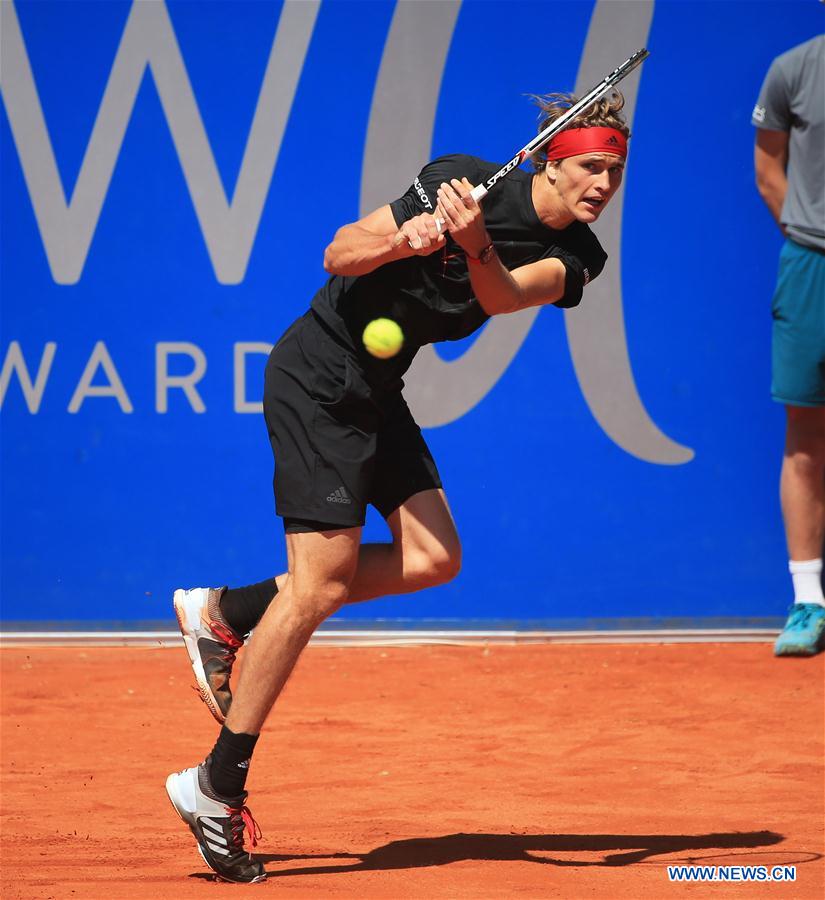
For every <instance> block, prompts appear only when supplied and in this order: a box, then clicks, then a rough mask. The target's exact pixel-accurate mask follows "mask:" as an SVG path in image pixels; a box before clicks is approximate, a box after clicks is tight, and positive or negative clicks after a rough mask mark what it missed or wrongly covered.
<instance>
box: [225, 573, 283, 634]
mask: <svg viewBox="0 0 825 900" xmlns="http://www.w3.org/2000/svg"><path fill="white" fill-rule="evenodd" d="M277 593H278V585H277V584H276V583H275V579H274V578H268V579H267V580H266V581H261V582H259V583H258V584H250V585H247V587H239V588H227V589H226V590H225V591H224V592H223V596H222V597H221V601H220V605H221V613H222V614H223V617H224V619H226V621H227V622H228V623H229V626H230V628H232V630H233V631H237V632H238V634H248V633H249V632H250V631H252V629H253V628H254V627H255V626H256V625H257V624H258V622H260V621H261V616H262V615H263V614H264V613H265V612H266V608H267V607H268V606H269V604H270V603H271V602H272V598H273V597H274V596H275V595H276V594H277Z"/></svg>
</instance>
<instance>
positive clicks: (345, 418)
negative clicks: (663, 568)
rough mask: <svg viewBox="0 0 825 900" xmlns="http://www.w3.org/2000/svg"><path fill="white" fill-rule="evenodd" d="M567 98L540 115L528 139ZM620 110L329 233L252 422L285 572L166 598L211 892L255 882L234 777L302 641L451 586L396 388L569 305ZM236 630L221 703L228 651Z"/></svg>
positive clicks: (607, 108)
mask: <svg viewBox="0 0 825 900" xmlns="http://www.w3.org/2000/svg"><path fill="white" fill-rule="evenodd" d="M573 102H575V98H573V97H571V96H570V95H549V96H548V97H545V98H543V99H540V100H539V105H540V108H541V110H542V117H541V118H542V121H541V124H540V130H541V129H544V128H545V127H547V125H549V124H550V123H551V122H552V121H553V120H554V119H555V118H557V117H558V116H559V115H561V114H562V113H563V112H564V111H565V110H566V109H568V108H569V106H570V105H571V104H572V103H573ZM623 104H624V100H623V98H622V96H621V94H619V93H618V92H616V93H615V94H614V95H612V96H611V97H610V98H609V99H605V100H602V101H599V102H598V103H596V104H594V105H593V106H591V107H589V108H588V110H587V111H586V112H585V113H584V114H582V115H581V116H579V117H578V118H576V119H574V120H573V122H572V123H571V125H570V126H569V127H568V128H567V129H566V130H564V131H562V132H560V133H559V134H558V135H556V137H554V138H553V139H552V141H551V143H550V144H549V145H548V146H547V148H546V153H543V154H540V155H539V156H537V157H536V158H535V160H534V166H535V172H534V173H532V174H530V173H528V172H526V171H523V170H517V171H514V172H513V173H512V174H511V175H510V176H509V177H508V178H505V179H504V180H502V181H501V182H500V183H499V184H497V185H496V187H495V189H494V190H493V191H491V192H490V194H489V195H488V196H487V197H486V198H485V199H484V201H483V209H482V207H481V206H480V205H479V204H478V203H476V202H475V201H474V200H473V199H472V198H471V197H470V191H471V190H472V188H473V186H474V185H477V184H480V183H482V182H484V181H485V180H486V179H487V178H489V177H491V176H492V175H493V174H495V172H496V171H498V169H499V165H497V164H493V163H488V162H483V161H482V160H480V159H478V158H476V157H473V156H463V155H456V156H445V157H441V158H440V159H437V160H435V161H434V162H432V163H430V164H429V165H427V166H425V167H424V169H423V170H422V171H421V173H420V174H419V175H418V177H417V178H416V179H415V180H414V181H413V183H412V185H411V186H410V188H409V190H408V191H407V192H406V193H405V194H404V195H403V196H402V197H399V198H398V199H397V200H394V201H393V202H392V203H389V204H388V205H386V206H383V207H381V208H380V209H377V210H375V211H374V212H372V213H370V214H369V215H367V216H365V217H364V218H363V219H361V220H360V221H358V222H354V223H352V224H350V225H345V226H343V227H342V228H340V229H339V230H338V232H337V233H336V235H335V237H334V239H333V241H332V243H331V244H330V245H329V246H328V247H327V249H326V252H325V254H324V267H325V269H326V270H327V271H328V272H329V273H330V274H331V277H330V279H329V280H328V281H327V283H326V284H325V285H324V286H323V287H322V288H321V289H320V290H319V291H318V293H317V294H316V295H315V297H314V299H313V300H312V304H311V308H310V309H309V311H308V312H307V313H306V314H305V315H304V316H302V317H301V318H300V319H298V320H297V321H296V322H295V323H294V324H293V325H292V326H291V327H290V328H289V329H288V330H287V332H286V333H285V334H284V335H283V337H282V338H281V339H280V341H279V342H278V344H277V345H276V346H275V348H274V349H273V351H272V354H271V356H270V358H269V362H268V364H267V368H266V377H265V387H264V414H265V417H266V423H267V427H268V430H269V437H270V441H271V443H272V449H273V453H274V456H275V461H276V471H275V499H276V511H277V513H278V515H279V516H282V517H283V521H284V528H285V532H286V545H287V559H288V572H287V573H285V574H283V575H279V576H278V577H277V578H273V579H270V580H268V581H265V582H262V583H260V584H256V585H251V586H249V587H243V588H238V589H233V590H227V589H225V588H221V589H209V588H197V589H194V590H189V591H177V592H176V593H175V611H176V614H177V617H178V621H179V623H180V627H181V631H182V632H183V636H184V640H185V644H186V648H187V651H188V653H189V656H190V660H191V663H192V666H193V668H194V671H195V675H196V678H197V681H198V686H199V688H200V691H201V694H202V696H203V699H204V701H205V702H206V703H207V705H208V706H209V709H210V710H211V711H212V713H213V715H214V716H215V717H216V718H217V719H218V721H219V722H221V723H222V724H223V727H222V729H221V732H220V735H219V737H218V740H217V743H216V744H215V746H214V748H213V749H212V750H211V752H210V753H209V755H208V756H207V757H206V760H205V761H204V762H203V763H201V764H200V765H199V766H196V767H194V768H190V769H186V770H184V771H182V772H179V773H176V774H173V775H170V776H169V778H168V779H167V782H166V789H167V791H168V793H169V797H170V799H171V800H172V803H173V805H174V806H175V808H176V810H177V811H178V813H179V814H180V816H181V818H182V819H183V820H184V821H185V822H186V823H187V824H188V825H189V827H190V829H191V830H192V833H193V834H194V836H195V839H196V840H197V843H198V848H199V850H200V852H201V855H202V856H203V858H204V860H205V861H206V863H207V865H209V866H210V867H211V868H212V869H213V870H214V871H215V872H216V873H217V874H218V875H219V876H220V877H221V878H223V879H225V880H227V881H236V882H254V881H260V880H262V879H264V878H265V877H266V874H265V872H264V868H263V866H262V864H261V863H260V862H259V861H257V860H256V859H254V857H252V856H251V855H250V854H249V853H248V852H247V850H246V849H245V843H244V834H245V832H249V836H250V838H251V843H252V845H253V846H255V844H256V842H257V838H258V837H259V836H260V832H259V830H258V828H257V825H256V824H255V822H254V820H253V819H252V817H251V815H250V813H249V810H248V809H247V807H246V797H247V794H246V792H245V790H244V787H245V782H246V776H247V772H248V768H249V763H250V760H251V757H252V754H253V751H254V749H255V744H256V742H257V740H258V735H259V733H260V731H261V727H262V726H263V724H264V722H265V720H266V718H267V715H268V714H269V712H270V710H271V708H272V706H273V704H274V703H275V700H276V699H277V697H278V695H279V694H280V692H281V690H282V689H283V687H284V684H285V683H286V681H287V679H288V677H289V675H290V673H291V672H292V669H293V667H294V665H295V663H296V661H297V659H298V657H299V655H300V654H301V651H302V650H303V649H304V647H305V646H306V644H307V642H308V641H309V638H310V636H311V635H312V633H313V632H314V631H315V629H316V628H317V627H318V626H319V625H320V624H321V622H323V621H324V620H325V619H326V618H327V617H328V616H330V615H331V614H332V613H334V612H336V610H338V609H340V607H341V606H342V605H343V604H345V603H348V602H353V601H359V600H367V599H370V598H374V597H380V596H382V595H385V594H401V593H406V592H410V591H416V590H420V589H421V588H424V587H428V586H432V585H436V584H441V583H444V582H446V581H449V580H450V579H452V578H454V577H455V576H456V575H457V573H458V571H459V567H460V563H461V546H460V542H459V538H458V534H457V532H456V526H455V523H454V522H453V518H452V516H451V514H450V509H449V506H448V504H447V498H446V496H445V494H444V491H443V489H442V485H441V479H440V478H439V475H438V469H437V468H436V464H435V462H434V460H433V457H432V455H431V454H430V451H429V449H428V448H427V444H426V442H425V440H424V438H423V436H422V434H421V430H420V429H419V427H418V425H416V423H415V421H414V419H413V417H412V415H411V414H410V410H409V409H408V407H407V404H406V402H405V401H404V397H403V395H402V387H403V381H402V376H403V374H404V372H405V371H406V370H407V368H408V367H409V365H410V363H411V362H412V360H413V357H414V356H415V353H416V351H417V350H418V348H419V347H420V346H422V345H424V344H428V343H434V342H436V341H449V340H458V339H460V338H463V337H465V336H467V335H469V334H472V333H473V332H474V331H476V330H477V329H478V328H480V327H481V326H482V325H483V324H484V323H485V322H486V321H487V319H489V318H490V316H494V315H504V314H506V313H513V312H517V311H518V310H520V309H525V308H527V307H532V306H542V305H547V304H553V305H555V306H559V307H563V308H568V307H573V306H576V305H577V304H578V303H579V302H580V300H581V298H582V291H583V289H584V287H585V286H586V285H587V283H588V282H589V281H591V280H592V279H593V278H595V277H596V276H597V275H598V274H599V273H600V272H601V271H602V268H603V267H604V264H605V260H606V258H607V257H606V254H605V253H604V251H603V250H602V248H601V246H600V245H599V242H598V240H597V239H596V237H595V236H594V235H593V233H592V232H591V230H590V228H589V227H588V226H589V224H590V223H592V222H595V221H596V220H597V219H598V218H599V216H600V215H601V213H602V211H603V210H604V208H605V207H606V206H607V204H608V203H609V202H610V199H611V197H613V195H614V194H615V193H616V191H617V190H618V188H619V185H620V184H621V181H622V174H623V170H624V165H625V159H626V157H627V140H628V137H629V130H628V127H627V125H626V123H625V121H624V119H623V117H622V115H621V112H620V111H621V108H622V106H623ZM439 221H443V223H444V224H443V227H441V228H440V227H439ZM379 317H386V318H389V319H393V320H395V321H396V322H398V324H399V325H400V326H401V328H402V330H403V332H404V335H405V343H404V346H403V349H402V350H401V352H400V353H399V354H398V355H397V356H395V357H393V358H391V359H388V360H378V359H374V358H373V357H371V356H369V354H367V353H366V351H365V349H364V347H363V345H362V343H361V334H362V333H363V330H364V327H365V325H366V324H367V323H368V322H370V321H371V320H373V319H376V318H379ZM369 503H372V504H373V505H374V506H375V507H376V508H377V509H378V511H379V512H380V513H381V514H382V515H383V516H384V518H385V519H386V521H387V523H388V525H389V528H390V531H391V534H392V542H391V543H387V544H362V543H361V528H362V526H363V524H364V519H365V514H366V508H367V504H369ZM276 594H277V601H276V602H271V601H272V600H273V597H274V596H275V595H276ZM253 627H254V629H255V635H254V639H253V640H251V641H250V644H249V647H248V648H247V650H246V654H245V658H244V666H243V670H242V672H241V676H240V679H239V681H238V684H237V686H236V689H235V692H234V697H233V695H232V693H231V691H230V686H229V678H230V674H231V671H232V665H233V662H234V659H235V653H236V651H237V650H238V648H239V647H241V645H242V644H243V642H244V639H245V637H246V635H247V633H248V632H249V631H250V629H252V628H253Z"/></svg>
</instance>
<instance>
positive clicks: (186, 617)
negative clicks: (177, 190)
mask: <svg viewBox="0 0 825 900" xmlns="http://www.w3.org/2000/svg"><path fill="white" fill-rule="evenodd" d="M190 593H191V592H190ZM186 600H187V591H185V590H182V589H178V590H177V591H175V594H174V597H173V598H172V603H173V605H174V607H175V618H176V619H177V620H178V628H180V633H181V634H182V635H183V645H184V647H185V648H186V653H187V655H188V656H189V662H190V664H191V666H192V671H193V672H194V674H195V681H196V682H197V691H198V696H199V697H200V698H201V700H203V702H204V703H205V704H206V707H207V709H208V710H209V712H211V713H212V716H213V717H214V718H215V720H216V721H217V722H218V724H219V725H223V724H224V722H225V721H226V717H225V716H224V714H223V713H222V712H221V710H220V707H219V706H218V701H217V700H216V699H215V695H214V694H213V693H212V689H211V688H210V687H209V682H208V681H207V680H206V672H205V671H204V668H203V663H202V662H201V655H200V651H199V650H198V639H197V638H196V637H194V636H193V631H194V630H195V629H196V628H197V627H198V625H200V621H201V619H200V610H201V609H202V608H203V604H200V605H199V607H198V611H197V613H196V612H195V610H190V609H188V608H187V605H186ZM190 614H191V615H190ZM192 617H195V618H196V619H197V621H196V622H195V625H194V627H192V626H190V624H189V622H190V620H191V618H192Z"/></svg>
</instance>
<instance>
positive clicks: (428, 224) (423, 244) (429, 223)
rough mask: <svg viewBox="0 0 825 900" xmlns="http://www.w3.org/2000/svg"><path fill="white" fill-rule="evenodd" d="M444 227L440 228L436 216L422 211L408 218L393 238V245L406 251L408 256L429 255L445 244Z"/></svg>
mask: <svg viewBox="0 0 825 900" xmlns="http://www.w3.org/2000/svg"><path fill="white" fill-rule="evenodd" d="M444 240H445V238H444V229H443V228H442V229H439V227H438V225H437V224H436V221H435V217H434V216H431V215H430V214H429V213H422V214H421V215H420V216H414V217H413V218H412V219H407V221H406V222H404V224H403V225H402V226H401V227H400V228H399V229H398V231H397V233H396V235H395V237H394V238H393V239H392V244H393V247H395V248H396V249H402V250H405V251H406V255H408V256H429V255H430V253H434V252H435V251H436V250H438V249H440V248H441V247H443V246H444Z"/></svg>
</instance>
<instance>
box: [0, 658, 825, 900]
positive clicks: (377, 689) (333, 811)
mask: <svg viewBox="0 0 825 900" xmlns="http://www.w3.org/2000/svg"><path fill="white" fill-rule="evenodd" d="M823 662H825V657H823V656H819V657H817V658H815V659H809V660H775V659H773V657H772V656H771V653H770V648H769V646H768V645H765V644H729V645H724V644H692V645H664V646H656V645H637V646H633V645H612V646H595V645H589V646H563V645H532V646H520V647H517V646H498V645H494V646H491V647H489V648H484V647H482V646H473V647H423V648H384V649H380V648H341V649H337V648H310V649H309V650H308V651H307V653H306V654H305V656H304V658H303V660H302V661H301V663H300V664H299V667H298V669H297V671H296V673H295V675H294V677H293V679H292V681H291V682H290V684H289V685H288V687H287V690H286V693H285V695H284V697H283V698H282V701H281V703H280V707H279V709H278V710H277V712H276V714H275V716H274V717H273V719H272V721H271V723H270V724H269V725H268V727H267V729H266V730H265V732H264V736H263V738H262V740H261V743H260V744H259V749H258V753H257V755H256V758H255V761H254V763H253V766H252V769H251V774H250V780H249V785H248V786H249V788H250V791H251V797H250V801H249V804H250V807H251V809H252V811H253V813H254V815H255V817H256V819H257V820H258V822H259V823H260V825H261V828H262V829H263V833H264V839H263V840H262V842H261V843H260V844H259V846H258V848H257V849H258V852H259V853H260V854H261V855H262V857H263V859H264V861H265V864H266V867H267V870H268V872H269V874H270V877H269V879H268V880H267V881H266V882H265V883H264V884H260V885H250V886H236V885H226V884H219V883H215V882H214V881H212V879H211V877H210V876H209V874H208V870H207V869H206V867H205V866H204V864H203V862H202V861H201V859H200V857H199V856H198V854H197V851H196V849H195V845H194V841H193V840H192V839H191V837H190V835H189V832H188V830H187V829H186V828H185V826H184V825H183V824H182V823H181V822H180V820H179V819H178V818H177V816H176V814H175V812H174V811H173V809H172V807H171V806H170V804H169V802H168V800H167V798H166V795H165V792H164V789H163V783H164V780H165V778H166V775H167V774H168V773H169V772H171V771H173V770H175V769H180V768H184V767H186V766H188V765H192V764H194V763H195V762H197V761H199V759H200V758H201V757H202V756H203V755H204V754H205V753H206V752H207V751H208V750H209V748H210V747H211V744H212V742H213V741H214V739H215V736H216V733H217V726H216V725H215V723H214V722H213V720H212V719H211V717H210V716H209V715H208V713H207V712H206V709H205V708H204V707H203V706H202V704H201V703H200V702H199V701H198V699H197V697H196V695H195V694H194V693H193V692H192V691H191V690H190V687H189V684H190V679H189V676H188V669H187V666H186V663H185V657H184V653H183V650H182V649H177V648H172V649H140V648H138V649H115V648H98V649H94V648H86V649H79V648H65V649H55V648H51V649H50V648H11V649H5V650H3V652H2V678H3V680H2V886H1V887H2V896H3V898H5V900H11V898H30V897H32V898H47V897H53V898H71V897H74V898H84V900H87V898H88V900H96V898H107V900H114V898H157V897H175V898H188V897H212V898H216V897H222V896H230V895H231V896H233V897H236V898H237V897H239V896H240V895H241V894H246V893H250V894H253V893H254V894H255V895H262V894H271V895H277V896H285V897H307V898H316V897H354V898H373V897H376V898H377V897H384V898H406V897H421V898H465V897H466V898H474V897H479V898H506V897H535V898H544V897H561V898H579V897H588V898H589V897H607V898H639V897H646V898H660V897H662V898H664V897H678V896H692V897H717V896H730V897H737V898H746V897H760V898H762V897H794V898H807V897H811V898H821V897H822V896H823V856H822V854H823V795H824V794H825V791H824V790H823V788H824V787H825V786H824V785H823V730H824V723H823V709H825V703H824V702H823V700H824V699H825V698H823V693H824V690H823V683H824V682H825V679H823ZM688 861H690V862H696V863H701V864H707V865H731V866H733V865H766V866H772V865H774V864H788V865H796V867H797V880H796V882H795V883H793V884H779V883H772V884H750V883H736V884H727V885H725V884H673V883H669V882H668V878H667V870H666V864H668V863H674V862H688Z"/></svg>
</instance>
